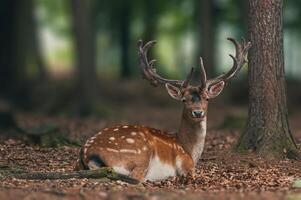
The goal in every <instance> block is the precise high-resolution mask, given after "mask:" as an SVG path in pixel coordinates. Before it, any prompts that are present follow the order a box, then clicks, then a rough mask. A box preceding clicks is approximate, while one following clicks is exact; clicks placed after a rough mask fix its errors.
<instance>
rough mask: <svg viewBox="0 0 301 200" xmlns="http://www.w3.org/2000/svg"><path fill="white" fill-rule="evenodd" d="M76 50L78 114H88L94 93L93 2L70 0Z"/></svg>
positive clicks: (95, 76)
mask: <svg viewBox="0 0 301 200" xmlns="http://www.w3.org/2000/svg"><path fill="white" fill-rule="evenodd" d="M70 2H71V10H72V21H73V30H74V37H75V49H76V66H77V89H78V93H79V94H80V95H81V97H80V102H79V103H80V112H81V113H82V114H85V113H86V112H89V110H90V109H91V105H92V100H93V97H94V95H95V93H96V92H95V91H96V82H97V74H96V59H95V55H96V38H95V31H94V23H93V19H92V9H93V0H70Z"/></svg>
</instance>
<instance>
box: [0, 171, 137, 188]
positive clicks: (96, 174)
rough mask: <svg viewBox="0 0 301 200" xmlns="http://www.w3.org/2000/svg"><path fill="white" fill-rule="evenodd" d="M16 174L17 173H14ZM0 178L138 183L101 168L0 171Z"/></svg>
mask: <svg viewBox="0 0 301 200" xmlns="http://www.w3.org/2000/svg"><path fill="white" fill-rule="evenodd" d="M16 172H17V173H16ZM0 177H2V178H7V177H8V178H9V177H11V178H17V179H28V180H46V179H50V180H56V179H71V178H75V179H83V178H88V179H89V178H92V179H97V178H108V179H110V180H114V181H116V180H121V181H124V182H127V183H130V184H138V183H139V181H138V180H136V179H133V178H131V177H129V176H126V175H123V174H119V173H116V172H115V171H114V170H113V169H112V168H108V167H103V168H100V169H97V170H80V171H71V172H26V171H22V170H20V171H16V170H15V169H6V170H0Z"/></svg>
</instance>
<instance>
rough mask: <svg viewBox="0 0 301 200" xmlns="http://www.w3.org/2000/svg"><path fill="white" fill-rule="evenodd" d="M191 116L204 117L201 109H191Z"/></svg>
mask: <svg viewBox="0 0 301 200" xmlns="http://www.w3.org/2000/svg"><path fill="white" fill-rule="evenodd" d="M192 116H193V117H204V116H205V112H204V111H203V110H193V111H192Z"/></svg>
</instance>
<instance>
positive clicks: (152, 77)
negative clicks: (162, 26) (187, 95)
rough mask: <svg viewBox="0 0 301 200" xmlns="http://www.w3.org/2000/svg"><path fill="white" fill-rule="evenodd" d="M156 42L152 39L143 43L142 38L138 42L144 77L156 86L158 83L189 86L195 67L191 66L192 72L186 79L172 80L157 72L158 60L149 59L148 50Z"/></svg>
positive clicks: (140, 63) (140, 64)
mask: <svg viewBox="0 0 301 200" xmlns="http://www.w3.org/2000/svg"><path fill="white" fill-rule="evenodd" d="M154 44H156V41H150V42H148V43H146V44H145V45H143V42H142V40H139V42H138V56H139V66H140V69H141V71H142V75H143V78H145V79H147V80H149V81H150V83H151V84H152V85H154V86H158V83H160V84H165V83H170V84H172V85H175V86H180V87H187V86H188V84H189V81H190V79H191V77H192V74H193V68H191V70H190V73H189V74H188V75H187V76H186V79H185V80H170V79H165V78H163V77H161V76H160V75H158V74H157V72H156V69H155V68H154V64H155V62H156V60H151V61H148V59H147V52H148V50H149V48H150V47H152V46H153V45H154Z"/></svg>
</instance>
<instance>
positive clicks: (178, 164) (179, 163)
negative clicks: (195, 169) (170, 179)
mask: <svg viewBox="0 0 301 200" xmlns="http://www.w3.org/2000/svg"><path fill="white" fill-rule="evenodd" d="M182 162H183V160H182V159H181V158H179V157H178V156H177V158H176V168H177V174H178V175H183V174H184V173H183V170H182Z"/></svg>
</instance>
